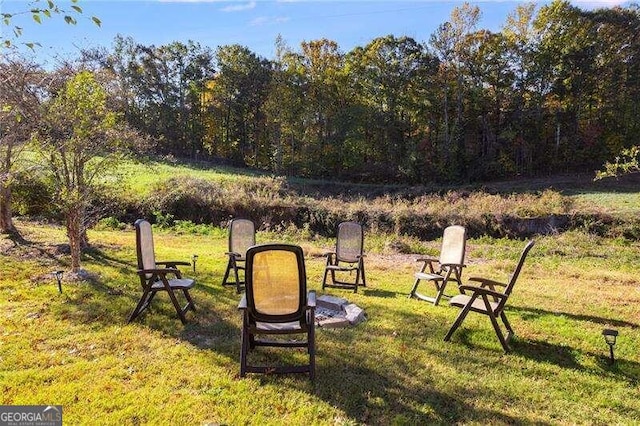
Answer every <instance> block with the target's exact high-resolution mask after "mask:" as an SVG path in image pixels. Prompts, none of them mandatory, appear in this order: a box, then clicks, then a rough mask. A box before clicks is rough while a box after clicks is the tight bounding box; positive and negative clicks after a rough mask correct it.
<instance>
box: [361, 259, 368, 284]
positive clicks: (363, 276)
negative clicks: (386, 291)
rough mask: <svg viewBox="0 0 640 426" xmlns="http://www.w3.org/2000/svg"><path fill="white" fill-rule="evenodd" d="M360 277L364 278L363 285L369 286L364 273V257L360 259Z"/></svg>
mask: <svg viewBox="0 0 640 426" xmlns="http://www.w3.org/2000/svg"><path fill="white" fill-rule="evenodd" d="M360 277H361V280H362V286H363V287H366V286H367V279H366V277H365V275H364V262H363V261H362V259H360Z"/></svg>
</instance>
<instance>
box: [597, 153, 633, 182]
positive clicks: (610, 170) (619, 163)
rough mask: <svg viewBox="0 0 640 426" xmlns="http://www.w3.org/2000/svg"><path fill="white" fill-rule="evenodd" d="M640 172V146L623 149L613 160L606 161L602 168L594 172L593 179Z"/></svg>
mask: <svg viewBox="0 0 640 426" xmlns="http://www.w3.org/2000/svg"><path fill="white" fill-rule="evenodd" d="M630 173H640V146H638V145H636V146H632V147H631V148H628V149H623V150H622V152H621V153H620V155H619V156H617V157H616V158H615V160H614V161H607V162H606V163H605V164H604V168H603V170H600V171H598V172H597V173H596V177H595V180H600V179H604V178H609V177H618V176H621V175H627V174H630Z"/></svg>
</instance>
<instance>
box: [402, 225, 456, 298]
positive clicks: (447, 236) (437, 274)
mask: <svg viewBox="0 0 640 426" xmlns="http://www.w3.org/2000/svg"><path fill="white" fill-rule="evenodd" d="M466 244H467V230H466V229H465V228H464V227H463V226H459V225H452V226H448V227H447V228H445V230H444V234H443V235H442V247H441V249H440V257H439V258H438V259H436V258H431V257H427V258H421V259H417V260H416V261H417V262H424V264H423V265H422V268H421V269H420V272H417V273H416V274H415V278H416V280H415V282H414V284H413V288H412V289H411V292H410V293H409V298H411V297H415V298H418V299H421V300H426V301H427V302H433V304H434V305H437V304H438V303H439V302H440V299H441V298H442V297H443V296H445V297H450V296H447V295H445V293H444V290H445V288H446V287H447V283H448V282H449V281H455V282H456V283H457V284H458V287H459V286H461V285H462V281H461V279H462V268H464V266H465V265H464V256H465V251H466ZM427 268H428V270H427ZM423 280H424V281H430V282H432V283H433V284H434V286H435V288H436V294H435V296H434V297H431V296H426V295H424V294H422V293H418V291H417V290H418V285H419V284H420V282H421V281H423Z"/></svg>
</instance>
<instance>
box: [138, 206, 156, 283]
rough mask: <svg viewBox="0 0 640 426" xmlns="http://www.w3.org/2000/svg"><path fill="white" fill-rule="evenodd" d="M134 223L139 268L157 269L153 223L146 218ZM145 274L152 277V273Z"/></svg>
mask: <svg viewBox="0 0 640 426" xmlns="http://www.w3.org/2000/svg"><path fill="white" fill-rule="evenodd" d="M133 225H134V227H135V228H136V252H137V255H138V269H155V268H156V255H155V252H154V248H153V232H152V231H151V224H150V223H149V222H148V221H146V220H144V219H138V220H136V221H135V223H134V224H133ZM145 275H146V276H147V278H150V277H151V274H145Z"/></svg>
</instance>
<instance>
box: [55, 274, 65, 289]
mask: <svg viewBox="0 0 640 426" xmlns="http://www.w3.org/2000/svg"><path fill="white" fill-rule="evenodd" d="M53 275H55V277H56V280H57V281H58V291H59V292H60V293H62V276H63V275H64V271H55V272H54V273H53Z"/></svg>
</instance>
